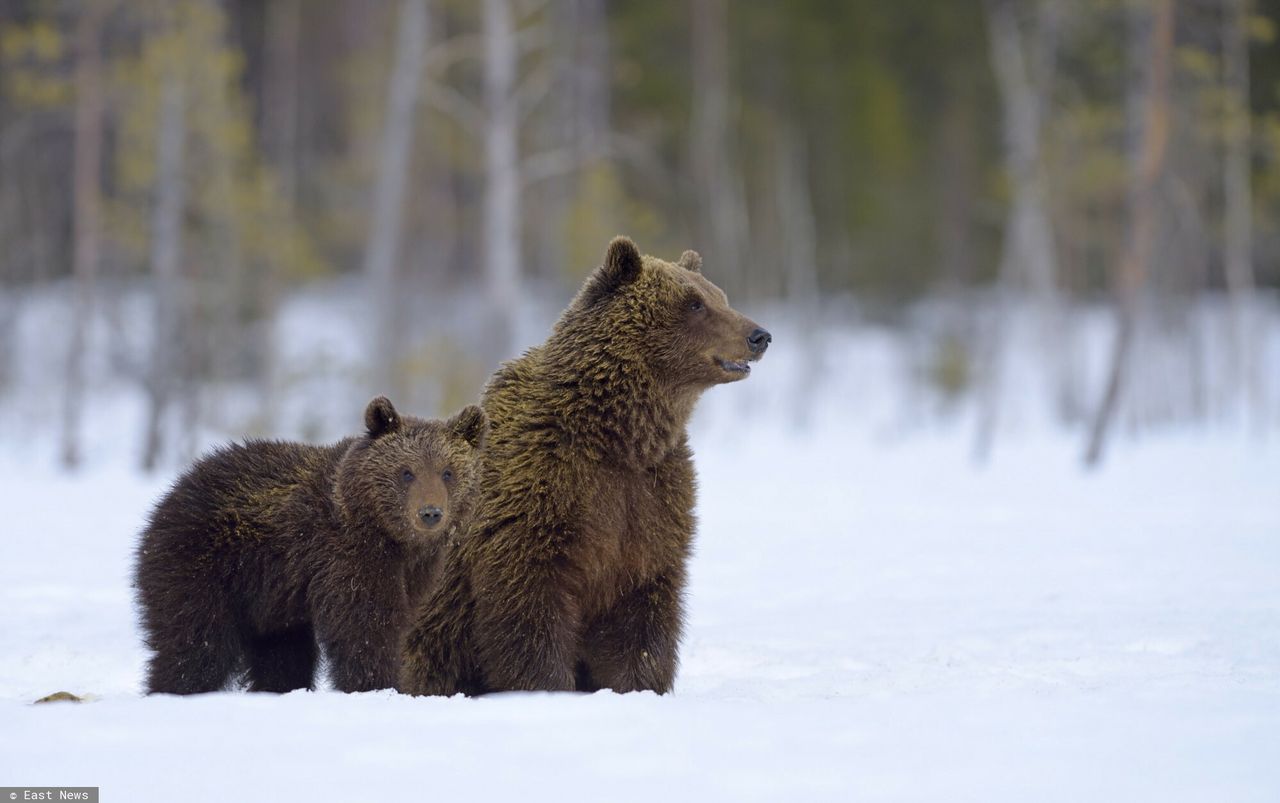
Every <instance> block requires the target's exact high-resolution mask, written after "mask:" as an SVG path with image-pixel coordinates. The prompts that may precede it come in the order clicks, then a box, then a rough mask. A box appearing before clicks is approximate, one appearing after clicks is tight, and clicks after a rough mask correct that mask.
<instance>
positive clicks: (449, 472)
mask: <svg viewBox="0 0 1280 803" xmlns="http://www.w3.org/2000/svg"><path fill="white" fill-rule="evenodd" d="M440 479H442V480H444V481H445V482H453V469H451V468H446V469H445V470H444V471H442V472H440Z"/></svg>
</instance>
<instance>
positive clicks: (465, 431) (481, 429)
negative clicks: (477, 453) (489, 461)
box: [447, 404, 489, 449]
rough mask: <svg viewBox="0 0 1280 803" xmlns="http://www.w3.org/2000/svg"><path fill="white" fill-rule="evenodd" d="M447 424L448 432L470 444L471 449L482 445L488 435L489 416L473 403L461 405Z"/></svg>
mask: <svg viewBox="0 0 1280 803" xmlns="http://www.w3.org/2000/svg"><path fill="white" fill-rule="evenodd" d="M447 425H448V427H449V431H450V432H452V433H453V434H454V435H456V436H457V437H459V438H462V439H463V440H464V441H466V442H467V443H468V444H470V445H471V448H472V449H479V448H481V447H483V446H484V440H485V438H487V437H488V436H489V416H487V415H485V414H484V410H481V409H480V408H479V407H477V406H476V405H474V404H471V405H468V406H466V407H463V408H462V410H460V411H459V412H458V414H457V415H455V416H454V417H453V418H450V419H449V421H448V422H447Z"/></svg>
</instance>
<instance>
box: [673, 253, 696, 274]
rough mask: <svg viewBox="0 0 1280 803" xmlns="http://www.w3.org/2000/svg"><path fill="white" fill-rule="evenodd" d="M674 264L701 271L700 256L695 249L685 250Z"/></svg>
mask: <svg viewBox="0 0 1280 803" xmlns="http://www.w3.org/2000/svg"><path fill="white" fill-rule="evenodd" d="M676 264H677V265H679V266H680V267H682V268H684V269H685V270H691V271H693V272H694V273H702V257H701V256H700V255H699V254H698V252H697V251H685V252H684V253H683V254H681V255H680V261H679V262H677V263H676Z"/></svg>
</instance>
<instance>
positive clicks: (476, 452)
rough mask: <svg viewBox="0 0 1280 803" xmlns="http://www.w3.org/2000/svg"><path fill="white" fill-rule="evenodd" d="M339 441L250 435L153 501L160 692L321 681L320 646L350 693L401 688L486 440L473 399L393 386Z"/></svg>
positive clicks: (149, 580)
mask: <svg viewBox="0 0 1280 803" xmlns="http://www.w3.org/2000/svg"><path fill="white" fill-rule="evenodd" d="M365 429H366V431H365V434H363V435H361V436H359V437H354V438H347V439H345V440H343V441H340V442H338V443H336V444H333V445H330V446H309V445H304V444H299V443H287V442H279V441H260V440H254V441H248V442H245V443H243V444H236V445H232V446H228V447H225V448H223V449H220V450H218V451H216V452H214V453H213V454H211V455H209V456H207V457H205V458H203V459H201V460H199V461H198V462H197V463H196V464H195V465H194V466H192V467H191V469H190V470H188V471H187V472H186V473H185V474H183V475H182V476H181V477H180V478H179V479H178V480H177V482H176V483H174V485H173V488H172V489H171V490H170V491H169V492H168V494H166V495H165V496H164V498H163V499H161V500H160V502H159V503H158V504H157V505H156V507H155V510H154V511H153V512H152V514H151V518H150V521H149V522H148V524H147V526H146V529H145V530H144V531H143V533H142V539H141V543H140V544H139V546H138V550H137V556H136V558H137V562H136V569H135V586H136V587H137V592H138V602H139V607H140V609H141V614H142V626H143V630H144V633H145V638H146V643H147V646H148V647H150V648H151V650H152V653H153V654H152V657H151V660H150V664H149V666H148V673H147V680H146V690H147V692H148V693H169V694H196V693H200V692H211V691H218V690H220V689H223V688H225V687H227V685H228V684H229V683H230V682H231V681H232V680H233V679H239V678H241V677H242V676H244V675H246V673H247V681H248V686H249V688H250V690H253V691H269V692H287V691H290V690H293V689H302V688H312V687H313V684H314V679H315V671H316V664H317V660H318V657H319V654H320V651H321V650H323V652H324V654H325V656H326V657H327V659H328V664H329V671H330V677H331V679H332V681H333V684H334V686H335V687H336V688H338V689H339V690H341V691H344V692H353V691H368V690H372V689H384V688H394V687H396V685H397V680H398V675H399V670H400V656H401V649H402V645H403V642H404V637H405V630H406V628H407V626H408V624H409V619H410V614H411V612H412V611H413V609H414V608H415V607H416V605H417V603H418V602H419V601H420V600H421V598H422V597H423V596H424V595H425V593H426V591H427V590H428V587H429V585H430V583H431V582H432V580H433V579H434V568H435V565H436V562H437V559H438V557H439V555H440V554H441V552H442V551H443V550H445V549H446V548H447V547H448V545H449V544H450V543H452V542H453V541H454V539H455V538H457V537H458V536H459V535H460V534H463V533H465V532H466V528H467V524H468V519H469V516H470V509H471V501H472V497H473V496H474V495H475V490H474V488H475V484H476V477H477V475H478V474H479V462H480V459H481V456H482V449H483V447H484V441H485V438H486V436H487V434H488V431H489V421H488V418H487V417H486V416H485V413H484V412H483V411H482V410H481V409H480V408H479V407H476V406H474V405H473V406H470V407H467V408H465V409H463V410H462V411H461V412H459V413H458V414H457V415H456V416H454V417H453V418H451V419H449V420H447V421H436V420H424V419H419V418H413V417H411V416H402V415H400V414H399V413H398V412H397V411H396V409H395V407H394V406H392V404H391V402H390V401H388V400H387V399H385V398H383V397H378V398H376V399H374V400H373V401H371V402H370V403H369V405H368V407H367V409H366V410H365Z"/></svg>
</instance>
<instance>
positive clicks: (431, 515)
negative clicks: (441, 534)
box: [418, 505, 444, 527]
mask: <svg viewBox="0 0 1280 803" xmlns="http://www.w3.org/2000/svg"><path fill="white" fill-rule="evenodd" d="M418 518H420V519H422V523H423V524H425V525H427V526H428V527H434V526H436V525H437V524H439V523H440V520H441V519H443V518H444V511H443V510H441V509H440V508H438V507H436V506H435V505H425V506H423V507H421V508H419V509H418Z"/></svg>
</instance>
